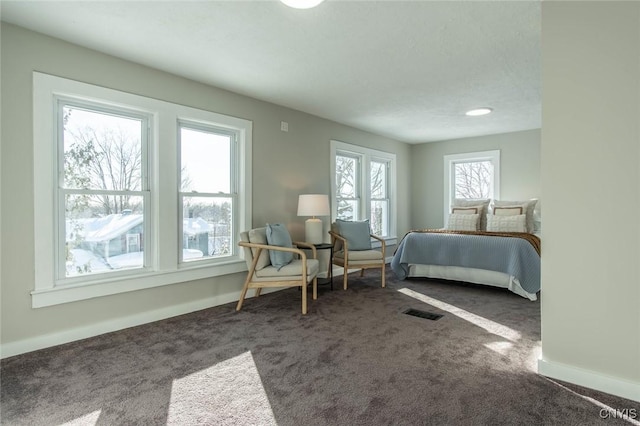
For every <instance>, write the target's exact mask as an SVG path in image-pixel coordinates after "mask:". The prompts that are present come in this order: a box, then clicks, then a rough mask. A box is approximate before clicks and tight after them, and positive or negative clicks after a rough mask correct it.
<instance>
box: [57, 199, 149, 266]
mask: <svg viewBox="0 0 640 426" xmlns="http://www.w3.org/2000/svg"><path fill="white" fill-rule="evenodd" d="M65 206H66V208H65V271H66V272H65V276H66V277H73V276H78V275H84V274H95V273H103V272H109V271H113V270H120V269H132V268H142V267H143V265H144V220H143V209H144V208H143V198H142V197H141V196H132V195H126V196H125V195H83V194H71V195H67V196H66V199H65ZM114 206H119V207H120V209H119V210H118V211H117V212H114V210H113V207H114ZM123 207H126V208H123Z"/></svg>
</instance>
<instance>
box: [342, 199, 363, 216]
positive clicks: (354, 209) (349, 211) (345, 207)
mask: <svg viewBox="0 0 640 426" xmlns="http://www.w3.org/2000/svg"><path fill="white" fill-rule="evenodd" d="M358 215H359V211H358V201H357V200H338V216H337V217H338V219H342V220H358V217H359V216H358Z"/></svg>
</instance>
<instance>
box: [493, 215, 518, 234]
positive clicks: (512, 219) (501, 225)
mask: <svg viewBox="0 0 640 426" xmlns="http://www.w3.org/2000/svg"><path fill="white" fill-rule="evenodd" d="M526 220H527V216H526V215H524V214H519V215H515V216H498V215H493V214H488V215H487V231H490V232H527V226H526Z"/></svg>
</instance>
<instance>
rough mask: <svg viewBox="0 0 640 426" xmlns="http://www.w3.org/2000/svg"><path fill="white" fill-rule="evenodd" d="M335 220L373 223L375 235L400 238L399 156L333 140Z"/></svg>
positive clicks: (372, 227) (332, 189) (332, 180)
mask: <svg viewBox="0 0 640 426" xmlns="http://www.w3.org/2000/svg"><path fill="white" fill-rule="evenodd" d="M331 176H332V179H331V196H332V203H331V204H332V213H331V217H332V219H333V220H335V219H343V220H366V219H368V220H369V224H370V226H371V232H372V233H374V234H376V235H380V236H382V237H384V238H385V239H386V240H387V241H388V242H390V243H391V244H393V243H394V241H395V239H396V177H395V176H396V155H395V154H392V153H388V152H384V151H378V150H374V149H370V148H364V147H361V146H357V145H352V144H348V143H344V142H340V141H335V140H332V141H331Z"/></svg>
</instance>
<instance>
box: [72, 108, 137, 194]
mask: <svg viewBox="0 0 640 426" xmlns="http://www.w3.org/2000/svg"><path fill="white" fill-rule="evenodd" d="M63 126H64V132H63V137H64V187H65V188H74V189H78V188H82V189H107V190H116V191H123V190H129V191H139V190H140V189H141V187H142V142H141V141H142V120H140V119H134V118H129V117H123V116H115V115H111V114H107V113H103V112H99V111H89V110H85V109H80V108H76V107H72V106H68V105H67V106H65V107H64V108H63Z"/></svg>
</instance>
